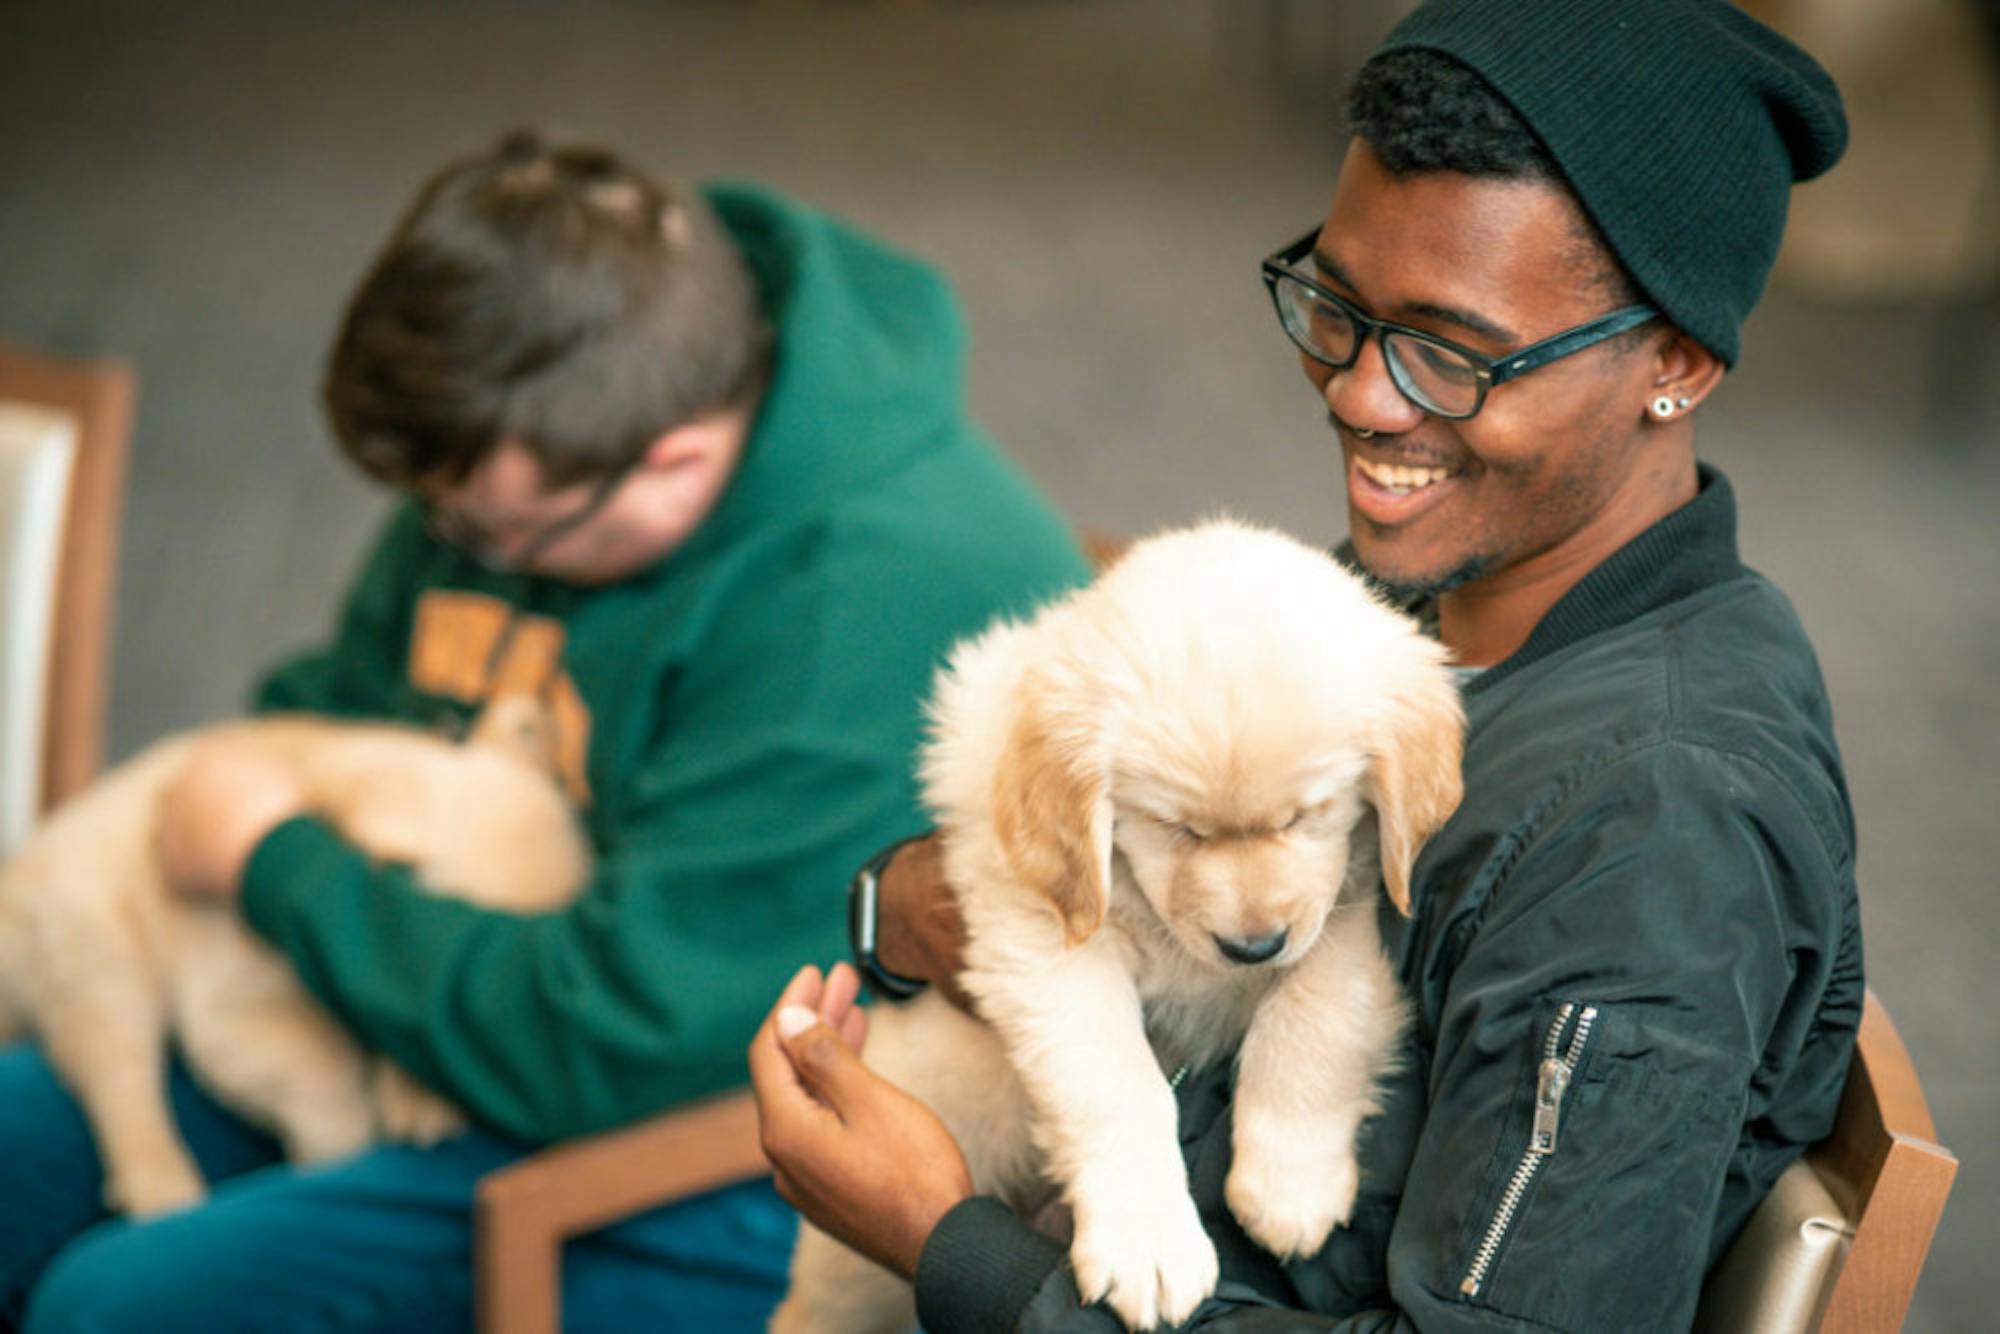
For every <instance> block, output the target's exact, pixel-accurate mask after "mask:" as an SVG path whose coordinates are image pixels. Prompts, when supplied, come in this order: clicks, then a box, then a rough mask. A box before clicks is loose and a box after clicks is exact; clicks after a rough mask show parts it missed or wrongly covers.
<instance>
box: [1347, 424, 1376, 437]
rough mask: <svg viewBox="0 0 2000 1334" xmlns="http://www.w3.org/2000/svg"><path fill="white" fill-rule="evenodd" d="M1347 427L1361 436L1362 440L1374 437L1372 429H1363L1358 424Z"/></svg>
mask: <svg viewBox="0 0 2000 1334" xmlns="http://www.w3.org/2000/svg"><path fill="white" fill-rule="evenodd" d="M1347 429H1348V430H1350V431H1352V432H1354V434H1355V435H1357V436H1359V437H1361V438H1362V439H1363V440H1373V439H1374V438H1375V433H1374V432H1373V431H1367V430H1363V429H1362V428H1361V427H1359V426H1350V427H1348V428H1347Z"/></svg>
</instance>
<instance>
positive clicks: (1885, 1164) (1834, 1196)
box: [1695, 991, 1958, 1334]
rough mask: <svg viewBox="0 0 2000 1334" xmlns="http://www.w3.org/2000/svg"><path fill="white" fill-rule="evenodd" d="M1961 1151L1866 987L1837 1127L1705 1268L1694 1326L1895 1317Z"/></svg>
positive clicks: (1766, 1329) (1869, 1324)
mask: <svg viewBox="0 0 2000 1334" xmlns="http://www.w3.org/2000/svg"><path fill="white" fill-rule="evenodd" d="M1957 1171H1958V1159H1957V1158H1955V1157H1954V1156H1953V1155H1952V1154H1951V1152H1950V1151H1949V1150H1947V1149H1946V1148H1944V1147H1943V1146H1942V1145H1940V1144H1938V1143H1937V1129H1936V1127H1935V1126H1934V1125H1933V1124H1932V1122H1931V1113H1930V1107H1929V1106H1928V1104H1926V1103H1925V1101H1924V1093H1923V1088H1922V1086H1921V1085H1920V1084H1919V1083H1918V1082H1917V1071H1916V1067H1915V1066H1914V1065H1912V1064H1911V1062H1910V1054H1909V1052H1908V1050H1907V1049H1905V1048H1904V1046H1903V1040H1902V1038H1901V1037H1900V1036H1899V1035H1898V1034H1897V1032H1896V1027H1895V1025H1894V1024H1892V1023H1891V1022H1890V1021H1889V1012H1888V1011H1887V1010H1886V1009H1884V1008H1883V1006H1882V1002H1881V1001H1880V999H1879V998H1877V996H1876V995H1875V993H1874V992H1873V991H1870V992H1869V993H1868V994H1867V998H1866V1000H1865V1001H1864V1003H1863V1006H1862V1012H1861V1031H1860V1034H1859V1035H1858V1037H1857V1038H1856V1040H1855V1048H1854V1062H1853V1064H1852V1065H1851V1066H1850V1067H1849V1070H1848V1075H1847V1087H1846V1090H1845V1091H1844V1092H1843V1093H1842V1095H1841V1100H1840V1110H1839V1112H1838V1114H1837V1115H1836V1116H1835V1118H1834V1125H1833V1133H1832V1134H1831V1135H1829V1136H1828V1137H1827V1138H1826V1140H1825V1141H1823V1142H1822V1143H1820V1144H1817V1145H1814V1146H1813V1148H1812V1149H1811V1150H1810V1151H1808V1152H1807V1154H1806V1155H1805V1157H1804V1158H1802V1159H1801V1160H1800V1161H1798V1162H1797V1163H1794V1164H1793V1165H1792V1167H1791V1168H1790V1170H1788V1171H1787V1172H1786V1173H1785V1175H1784V1176H1783V1177H1781V1178H1780V1179H1779V1181H1778V1184H1777V1185H1776V1186H1774V1187H1773V1188H1772V1190H1771V1194H1770V1196H1769V1198H1767V1199H1766V1200H1765V1201H1764V1203H1763V1204H1762V1205H1761V1206H1760V1207H1759V1208H1758V1210H1757V1212H1756V1214H1754V1215H1753V1216H1752V1217H1751V1219H1750V1222H1749V1223H1748V1224H1747V1225H1746V1226H1745V1227H1744V1229H1743V1233H1742V1235H1741V1236H1739V1237H1738V1238H1737V1239H1736V1241H1735V1243H1734V1244H1732V1245H1731V1247H1730V1249H1729V1251H1728V1253H1727V1254H1726V1255H1725V1256H1724V1257H1723V1259H1722V1261H1721V1263H1720V1264H1718V1265H1717V1266H1716V1269H1715V1272H1714V1273H1713V1274H1711V1275H1710V1276H1709V1281H1708V1284H1707V1286H1706V1287H1705V1288H1704V1290H1703V1293H1702V1302H1701V1309H1700V1312H1699V1313H1698V1315H1697V1316H1696V1320H1695V1327H1696V1328H1697V1329H1702V1330H1742V1331H1753V1330H1754V1331H1757V1332H1758V1334H1792V1332H1793V1331H1798V1332H1800V1334H1804V1332H1806V1331H1817V1332H1820V1334H1835V1332H1838V1334H1859V1332H1860V1331H1875V1330H1893V1329H1898V1328H1901V1326H1902V1323H1903V1316H1904V1313H1905V1312H1906V1311H1908V1309H1909V1306H1910V1297H1911V1294H1913V1293H1914V1292H1915V1291H1916V1286H1917V1276H1918V1274H1919V1273H1921V1272H1922V1270H1923V1266H1924V1257H1925V1255H1927V1254H1928V1253H1929V1251H1930V1246H1931V1238H1932V1237H1933V1236H1934V1235H1935V1234H1936V1232H1937V1225H1938V1218H1939V1216H1940V1215H1941V1214H1942V1213H1943V1212H1944V1202H1945V1197H1946V1196H1947V1195H1948V1194H1949V1193H1950V1191H1951V1181H1952V1177H1953V1175H1954V1174H1955V1173H1956V1172H1957Z"/></svg>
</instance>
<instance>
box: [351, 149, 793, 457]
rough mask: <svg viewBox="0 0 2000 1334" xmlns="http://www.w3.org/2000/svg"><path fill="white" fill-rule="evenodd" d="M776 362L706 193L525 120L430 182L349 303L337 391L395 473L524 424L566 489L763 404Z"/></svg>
mask: <svg viewBox="0 0 2000 1334" xmlns="http://www.w3.org/2000/svg"><path fill="white" fill-rule="evenodd" d="M770 359H771V336H770V331H769V326H768V325H767V324H766V322H765V320H764V318H763V315H762V313H761V311H760V309H759V306H758V301H757V295H756V290H755V286H754V283H753V280H752V278H751V276H750V274H749V272H748V270H747V268H746V266H745V265H744V263H743V259H742V256H741V255H740V254H739V253H738V251H737V249H736V247H735V245H734V244H733V243H732V242H731V240H730V238H729V236H728V234H727V232H726V231H725V230H724V229H723V227H722V224H721V222H720V221H719V220H718V219H717V218H716V216H715V214H714V212H713V211H712V210H711V209H710V208H709V206H708V203H707V201H706V200H704V199H703V198H701V197H700V196H699V195H698V194H696V193H694V192H692V191H683V190H678V189H674V188H671V187H662V186H660V185H657V184H655V183H654V182H652V181H651V180H649V179H647V178H646V177H645V176H643V175H641V174H640V173H639V172H637V171H635V170H633V169H632V168H631V167H629V166H627V165H626V164H624V163H622V162H620V161H619V160H618V159H617V158H616V157H615V156H613V155H612V154H611V153H610V152H608V151H607V150H605V149H601V148H594V147H588V146H582V145H567V146H553V145H550V144H547V143H545V142H544V141H543V140H542V139H541V138H540V136H538V135H536V134H535V133H533V132H530V131H516V132H514V133H512V134H509V135H507V136H506V137H504V138H503V139H501V140H500V142H499V143H498V144H497V145H495V146H494V148H493V149H491V150H490V151H488V152H486V153H484V154H482V155H480V156H478V157H473V158H468V159H465V160H463V161H459V162H454V163H451V164H449V165H447V166H445V167H444V168H443V169H442V170H440V171H439V172H438V173H437V174H436V175H434V176H432V177H431V178H430V180H428V181H427V182H425V184H424V186H423V189H422V190H421V192H420V193H419V194H418V196H417V199H416V202H415V203H414V204H413V205H412V206H411V208H410V210H409V212H408V213H407V214H406V215H405V216H404V217H403V219H402V221H401V222H399V223H398V224H397V226H396V229H395V231H394V232H393V233H392V234H391V235H390V237H389V241H388V243H387V245H386V246H385V247H384V248H383V250H382V253H381V254H380V255H379V256H377V257H376V260H375V263H374V265H373V266H372V267H371V268H370V269H369V271H368V274H367V276H366V277H365V278H364V279H363V280H362V282H361V285H360V287H359V288H358V289H357V290H356V292H355V294H354V296H353V298H352V300H351V301H350V302H349V303H348V307H347V313H346V316H345V318H344V319H343V320H342V322H341V327H340V333H339V335H338V337H337V338H336V339H335V340H334V345H333V352H332V355H331V357H330V358H329V360H328V364H327V372H326V381H325V385H324V389H323V399H324V402H325V406H326V411H327V416H328V418H329V420H330V421H331V423H332V426H333V430H334V434H335V436H336V437H337V438H338V439H339V441H340V445H341V448H342V449H343V450H345V451H346V453H347V454H348V456H349V457H351V458H352V459H353V460H354V461H355V462H356V463H357V464H359V465H360V467H361V468H362V470H363V471H365V472H367V473H368V474H369V475H370V476H373V477H375V478H377V479H379V480H381V481H384V482H388V483H390V484H391V485H394V486H401V487H412V486H416V485H418V484H420V483H429V484H444V485H452V484H456V483H457V482H460V481H463V480H464V478H465V477H466V475H467V474H469V473H470V472H471V471H472V470H473V469H474V468H476V467H477V466H478V465H479V464H480V463H481V462H482V461H483V460H484V459H485V458H486V457H487V456H488V455H489V454H490V453H491V452H492V450H493V449H494V448H495V447H496V446H498V445H499V444H500V443H502V442H503V441H512V442H515V443H518V444H520V445H521V446H522V447H524V448H525V449H527V450H528V451H529V453H530V454H532V455H533V456H534V458H535V459H536V461H537V462H538V463H539V464H540V465H541V468H542V474H543V480H544V482H545V484H546V485H548V486H551V487H558V486H566V485H571V484H574V483H577V482H581V481H587V480H592V479H596V478H602V477H604V476H606V475H608V474H611V473H613V472H615V471H616V470H617V469H618V468H620V467H621V466H623V465H624V464H626V463H628V462H629V461H630V460H632V459H634V458H636V457H637V456H638V455H639V454H640V453H642V452H643V451H644V450H645V449H646V447H647V446H648V445H649V444H651V443H652V442H653V441H654V440H656V439H657V438H658V437H659V436H660V435H661V434H662V433H663V432H665V431H667V430H670V429H672V428H673V427H675V426H679V425H682V424H685V423H686V422H689V421H692V420H694V419H696V418H698V417H701V416H704V415H706V414H708V413H710V412H714V411H718V410H721V409H724V408H729V407H735V406H740V405H745V404H747V403H749V402H750V401H751V400H752V399H754V398H755V396H756V395H757V394H758V393H760V392H761V390H762V387H763V384H764V382H765V380H766V378H767V373H768V368H769V365H770Z"/></svg>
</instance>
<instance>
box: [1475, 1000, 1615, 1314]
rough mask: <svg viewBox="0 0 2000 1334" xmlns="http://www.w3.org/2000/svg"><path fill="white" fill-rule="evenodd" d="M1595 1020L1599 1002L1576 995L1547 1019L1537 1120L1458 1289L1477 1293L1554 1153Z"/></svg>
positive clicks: (1537, 1082) (1537, 1084) (1537, 1085)
mask: <svg viewBox="0 0 2000 1334" xmlns="http://www.w3.org/2000/svg"><path fill="white" fill-rule="evenodd" d="M1571 1019H1575V1020H1576V1028H1575V1031H1574V1032H1571V1033H1570V1039H1569V1046H1568V1047H1567V1049H1565V1048H1564V1046H1563V1040H1562V1039H1563V1033H1564V1032H1565V1031H1568V1030H1569V1025H1570V1020H1571ZM1596 1022H1597V1007H1596V1006H1595V1005H1585V1006H1583V1007H1581V1012H1580V1013H1579V1007H1578V1006H1577V1004H1576V1002H1574V1001H1565V1002H1563V1006H1562V1008H1561V1009H1560V1010H1558V1011H1556V1017H1555V1019H1554V1021H1553V1022H1551V1023H1550V1024H1549V1032H1548V1036H1547V1038H1546V1039H1544V1041H1543V1043H1542V1064H1541V1068H1540V1069H1539V1070H1538V1071H1537V1072H1536V1076H1535V1124H1534V1129H1533V1131H1532V1132H1531V1133H1530V1134H1529V1137H1528V1147H1527V1148H1526V1149H1525V1150H1523V1151H1522V1154H1521V1161H1520V1162H1519V1163H1517V1164H1515V1166H1514V1175H1513V1176H1512V1177H1510V1178H1508V1181H1507V1189H1506V1190H1504V1191H1502V1192H1501V1193H1500V1203H1499V1204H1498V1205H1496V1206H1495V1207H1494V1210H1493V1217H1492V1219H1491V1220H1490V1221H1489V1222H1488V1223H1487V1225H1486V1232H1485V1234H1484V1235H1483V1236H1481V1237H1480V1239H1479V1249H1478V1250H1477V1251H1475V1252H1474V1253H1473V1256H1472V1266H1471V1267H1470V1268H1469V1269H1467V1270H1466V1271H1465V1277H1464V1278H1463V1279H1461V1280H1460V1281H1459V1285H1458V1290H1459V1292H1460V1293H1461V1294H1462V1295H1464V1296H1467V1297H1476V1296H1478V1295H1479V1289H1480V1287H1481V1285H1483V1284H1484V1283H1485V1282H1486V1275H1487V1271H1488V1270H1490V1269H1491V1268H1492V1267H1493V1258H1494V1256H1496V1255H1498V1254H1499V1252H1500V1243H1501V1242H1503V1241H1505V1240H1506V1239H1507V1231H1508V1229H1509V1228H1511V1227H1512V1226H1513V1225H1514V1215H1515V1214H1516V1213H1517V1212H1519V1210H1520V1208H1521V1201H1522V1199H1523V1197H1525V1196H1526V1195H1527V1193H1528V1187H1529V1185H1530V1184H1532V1183H1533V1182H1534V1179H1535V1174H1536V1173H1538V1172H1540V1171H1541V1170H1542V1164H1543V1163H1544V1162H1545V1161H1547V1159H1548V1158H1549V1157H1550V1156H1551V1155H1552V1154H1554V1153H1555V1151H1556V1140H1557V1137H1558V1135H1559V1133H1560V1132H1561V1130H1562V1109H1563V1098H1564V1096H1565V1095H1566V1094H1567V1093H1568V1092H1569V1081H1570V1079H1571V1077H1572V1076H1574V1075H1575V1074H1576V1067H1577V1064H1578V1062H1580V1061H1581V1060H1582V1059H1583V1051H1584V1046H1585V1044H1586V1043H1588V1042H1589V1041H1590V1027H1591V1025H1592V1024H1594V1023H1596Z"/></svg>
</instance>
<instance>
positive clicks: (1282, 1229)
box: [1225, 905, 1407, 1258]
mask: <svg viewBox="0 0 2000 1334" xmlns="http://www.w3.org/2000/svg"><path fill="white" fill-rule="evenodd" d="M1406 1022H1407V1016H1406V1012H1405V1007H1404V1003H1403V999H1402V993H1401V990H1400V988H1398V986H1397V985H1396V978H1395V975H1394V974H1393V973H1392V972H1391V971H1390V968H1389V961H1388V960H1387V959H1386V958H1384V957H1383V955H1382V946H1381V943H1380V939H1379V937H1378V935H1377V933H1376V929H1375V914H1374V912H1373V909H1372V905H1369V906H1363V907H1356V908H1351V909H1347V910H1345V911H1342V912H1340V913H1337V914H1336V915H1335V916H1334V918H1333V919H1332V920H1330V921H1329V922H1328V923H1327V926H1326V934H1325V935H1324V936H1323V937H1322V938H1321V939H1320V941H1319V942H1318V944H1316V945H1314V947H1313V949H1312V951H1311V952H1310V953H1309V954H1307V955H1306V957H1305V958H1304V959H1301V960H1300V961H1299V963H1298V964H1297V965H1296V966H1295V967H1294V968H1293V969H1292V970H1291V972H1289V973H1288V974H1286V976H1285V977H1284V979H1283V980H1281V981H1280V982H1279V983H1278V985H1277V987H1276V988H1275V989H1274V990H1273V991H1272V992H1271V994H1270V995H1269V996H1266V997H1265V998H1264V1001H1263V1003H1262V1004H1261V1005H1259V1006H1258V1008H1257V1013H1256V1016H1255V1017H1254V1018H1253V1019H1252V1020H1251V1023H1250V1030H1249V1032H1248V1033H1247V1034H1246V1035H1245V1036H1244V1039H1243V1049H1242V1054H1241V1056H1240V1057H1239V1063H1238V1069H1237V1078H1236V1099H1235V1121H1236V1129H1235V1141H1234V1145H1233V1148H1234V1160H1233V1162H1232V1164H1231V1166H1230V1170H1229V1180H1228V1182H1227V1184H1226V1186H1225V1195H1226V1197H1227V1199H1228V1201H1229V1210H1230V1212H1231V1213H1233V1214H1235V1215H1236V1219H1237V1221H1238V1222H1240V1223H1241V1224H1243V1228H1244V1231H1246V1232H1248V1233H1249V1234H1250V1236H1251V1237H1252V1238H1253V1239H1255V1240H1256V1242H1257V1244H1258V1245H1260V1246H1262V1247H1263V1248H1264V1249H1265V1250H1267V1251H1269V1252H1271V1253H1272V1254H1273V1255H1276V1256H1279V1257H1281V1258H1290V1257H1292V1256H1299V1255H1311V1254H1312V1253H1313V1252H1315V1251H1317V1250H1318V1249H1319V1248H1320V1247H1321V1246H1323V1245H1324V1244H1325V1243H1326V1239H1327V1236H1328V1235H1329V1234H1330V1233H1331V1232H1332V1231H1333V1229H1334V1227H1335V1226H1337V1225H1339V1224H1341V1223H1345V1222H1346V1221H1347V1219H1348V1215H1349V1214H1350V1213H1352V1212H1353V1209H1354V1196H1355V1191H1356V1189H1357V1187H1358V1186H1359V1184H1360V1169H1359V1166H1358V1164H1357V1162H1356V1160H1355V1154H1354V1139H1355V1134H1356V1132H1357V1131H1358V1130H1359V1129H1360V1126H1361V1123H1362V1121H1364V1120H1365V1119H1367V1118H1368V1117H1369V1116H1372V1115H1373V1114H1374V1113H1376V1112H1377V1111H1379V1110H1381V1108H1380V1105H1379V1104H1378V1103H1377V1101H1376V1091H1377V1090H1376V1086H1377V1082H1378V1081H1379V1080H1380V1079H1381V1077H1382V1075H1383V1074H1384V1073H1385V1072H1386V1070H1387V1068H1388V1063H1389V1061H1390V1060H1391V1059H1392V1058H1393V1055H1394V1053H1395V1050H1396V1045H1397V1040H1398V1038H1400V1037H1401V1035H1402V1032H1403V1026H1404V1024H1405V1023H1406Z"/></svg>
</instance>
